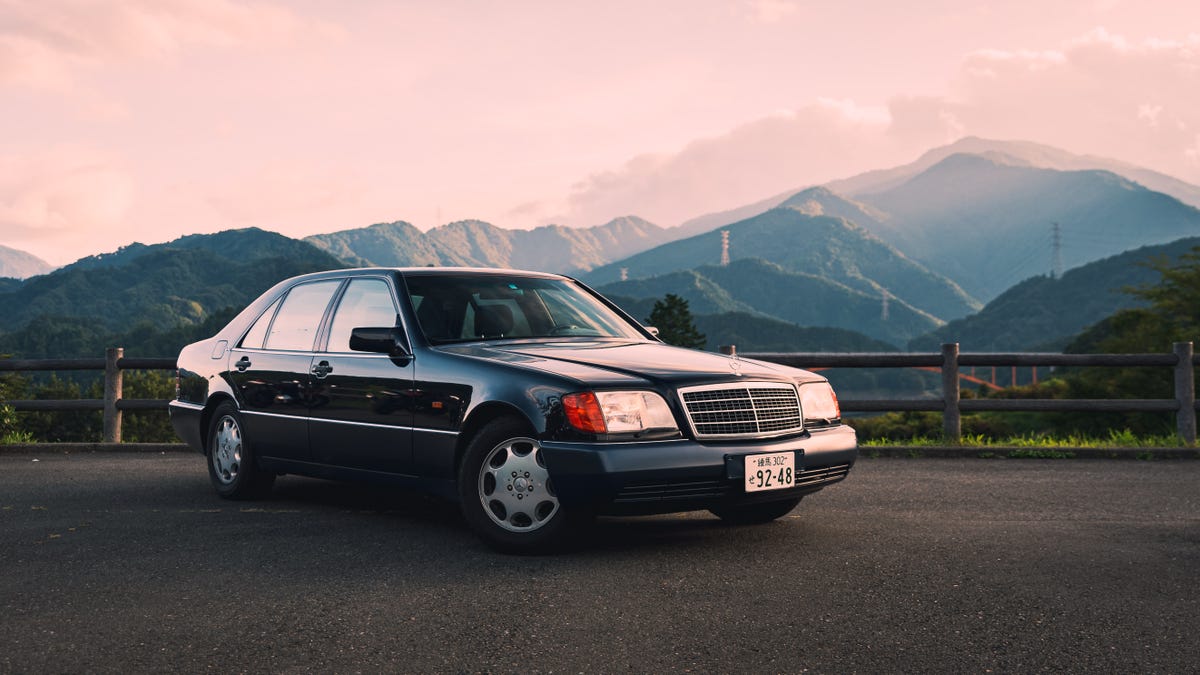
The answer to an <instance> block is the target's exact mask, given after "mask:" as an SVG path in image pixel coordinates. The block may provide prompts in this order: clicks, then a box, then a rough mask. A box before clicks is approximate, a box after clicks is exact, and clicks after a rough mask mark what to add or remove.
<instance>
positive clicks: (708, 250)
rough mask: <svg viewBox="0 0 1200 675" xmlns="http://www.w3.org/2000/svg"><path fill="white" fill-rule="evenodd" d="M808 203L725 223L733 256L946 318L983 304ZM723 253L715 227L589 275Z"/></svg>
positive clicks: (779, 297) (681, 264) (695, 261)
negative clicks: (884, 298)
mask: <svg viewBox="0 0 1200 675" xmlns="http://www.w3.org/2000/svg"><path fill="white" fill-rule="evenodd" d="M831 208H832V207H831ZM802 209H808V210H809V211H810V212H811V211H812V209H811V208H809V207H807V206H804V205H800V206H797V207H781V208H776V209H772V210H770V211H768V212H766V213H763V214H761V215H758V216H755V217H753V218H748V219H746V220H743V221H741V222H738V223H733V224H732V225H729V226H726V227H724V228H721V229H722V230H727V231H728V232H729V238H730V254H731V256H732V257H733V258H735V259H740V258H753V259H761V260H766V261H769V262H772V263H774V264H776V265H778V266H779V267H781V268H782V269H784V270H786V271H788V272H792V273H796V274H807V275H810V276H813V277H818V278H821V279H824V280H826V281H829V282H832V283H835V284H840V285H843V286H846V287H848V288H851V289H854V290H856V291H859V292H861V293H863V294H864V295H865V296H868V297H874V298H876V299H881V298H882V297H883V295H884V293H885V292H886V293H887V294H888V295H889V296H890V297H891V298H892V299H893V300H894V301H896V302H899V303H903V304H907V305H908V306H910V307H913V308H915V309H917V310H918V311H920V312H924V313H926V314H928V315H930V316H931V317H938V318H940V319H950V318H957V317H960V316H964V315H966V314H968V313H970V312H972V311H975V310H976V309H978V308H979V303H978V302H976V301H975V300H973V299H972V298H970V297H969V296H967V295H966V294H965V293H964V292H963V291H962V289H961V288H959V287H958V286H957V285H955V283H954V282H952V281H950V280H949V279H947V278H945V277H942V276H940V275H938V274H935V273H933V272H931V271H929V270H928V269H927V268H926V267H924V266H922V265H921V264H919V263H917V262H914V261H913V260H911V259H909V258H908V257H906V256H905V255H904V254H902V253H900V252H899V251H898V250H897V249H896V248H894V247H892V246H891V245H889V244H887V243H885V242H884V241H883V240H882V239H880V238H879V237H877V236H875V235H873V234H871V233H870V232H868V231H867V230H865V229H864V228H863V227H861V226H860V225H857V224H855V223H852V222H850V221H847V220H844V219H842V218H833V217H829V216H823V215H819V216H814V215H809V213H805V212H804V211H803V210H802ZM720 255H721V231H720V230H714V231H712V232H708V233H705V234H701V235H697V236H694V237H690V238H687V239H682V240H679V241H673V242H670V243H668V244H664V245H662V246H659V247H657V248H654V249H651V250H649V251H645V252H642V253H639V254H637V255H634V256H631V257H629V258H626V259H624V260H620V261H618V262H615V263H613V264H610V265H605V266H603V267H599V268H597V269H595V270H593V271H592V272H590V273H588V274H587V275H585V277H584V278H585V280H587V281H588V282H589V283H596V284H606V283H613V282H616V281H617V280H619V279H620V275H621V269H622V268H624V269H626V270H627V272H628V274H629V276H630V278H633V279H637V278H648V277H654V276H662V275H666V274H669V273H672V272H676V271H681V270H694V269H698V268H700V267H701V266H704V265H706V264H707V265H716V264H717V263H719V262H720ZM772 300H773V301H774V303H775V305H776V306H782V305H783V304H786V303H803V302H804V301H805V298H803V297H796V296H789V295H785V294H776V295H775V296H774V297H773V298H772ZM771 313H772V314H775V315H780V314H779V313H778V312H775V311H772V312H771ZM935 322H936V320H935Z"/></svg>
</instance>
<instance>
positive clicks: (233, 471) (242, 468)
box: [208, 402, 275, 499]
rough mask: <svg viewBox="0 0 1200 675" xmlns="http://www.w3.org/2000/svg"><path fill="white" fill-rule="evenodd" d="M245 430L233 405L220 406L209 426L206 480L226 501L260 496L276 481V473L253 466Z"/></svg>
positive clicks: (253, 462) (214, 412)
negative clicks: (208, 480) (209, 481)
mask: <svg viewBox="0 0 1200 675" xmlns="http://www.w3.org/2000/svg"><path fill="white" fill-rule="evenodd" d="M244 429H245V428H244V427H243V426H242V416H241V415H240V414H239V413H238V410H237V407H235V406H234V405H233V404H232V403H228V402H226V403H222V404H220V405H218V406H217V409H216V410H214V411H213V415H212V422H211V423H210V424H209V427H208V477H209V479H211V480H212V484H213V487H214V488H216V490H217V494H218V495H220V496H222V497H224V498H225V499H255V498H258V497H262V496H264V495H266V494H267V493H268V492H270V491H271V485H272V484H273V483H274V482H275V474H273V473H266V472H264V471H263V470H262V469H259V468H258V465H257V464H256V463H255V461H254V455H253V454H252V451H251V446H250V444H249V442H248V441H247V440H246V434H245V430H244Z"/></svg>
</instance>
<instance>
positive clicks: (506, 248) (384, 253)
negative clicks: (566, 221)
mask: <svg viewBox="0 0 1200 675" xmlns="http://www.w3.org/2000/svg"><path fill="white" fill-rule="evenodd" d="M671 235H672V233H671V232H670V231H669V230H666V229H664V228H661V227H659V226H657V225H655V224H654V223H651V222H649V221H646V220H642V219H641V218H638V217H637V216H625V217H622V218H616V219H614V220H612V221H610V222H608V223H605V224H604V225H598V226H596V227H589V228H570V227H563V226H561V225H546V226H543V227H538V228H535V229H532V230H507V229H504V228H500V227H496V226H495V225H492V224H490V223H485V222H483V221H480V220H465V221H460V222H456V223H450V224H448V225H443V226H441V227H435V228H433V229H432V230H429V231H428V232H421V231H420V230H418V229H417V228H415V227H413V226H412V225H410V224H409V223H406V222H403V221H398V222H394V223H380V224H377V225H372V226H370V227H367V228H361V229H354V230H343V231H340V232H334V233H331V234H319V235H314V236H311V237H308V238H307V239H306V241H308V242H309V243H311V244H313V245H315V246H317V247H319V248H322V249H325V250H326V251H328V252H329V253H330V254H332V255H334V256H337V257H338V258H340V259H342V260H345V261H347V262H349V263H351V264H355V265H362V266H372V265H380V266H386V267H410V266H415V267H422V266H425V265H456V266H463V267H510V268H521V269H536V270H544V271H548V272H580V271H586V270H589V269H592V268H594V267H596V266H598V265H602V264H604V263H606V262H610V261H612V260H616V259H618V258H622V257H624V256H627V255H630V254H632V253H637V252H638V251H642V250H644V249H647V248H650V247H652V246H655V245H657V244H659V243H662V242H665V241H668V240H669V239H671V238H672V236H671Z"/></svg>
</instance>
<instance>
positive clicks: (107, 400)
mask: <svg viewBox="0 0 1200 675" xmlns="http://www.w3.org/2000/svg"><path fill="white" fill-rule="evenodd" d="M720 350H721V351H722V353H726V354H731V353H737V348H736V347H735V346H732V345H729V346H723V347H721V348H720ZM741 356H745V357H747V358H753V359H760V360H763V361H771V362H774V363H780V364H784V365H789V366H796V367H799V368H937V369H939V370H940V372H941V381H942V397H941V398H923V399H843V400H842V401H841V406H842V410H843V411H845V412H887V411H907V410H913V411H932V412H940V413H942V420H943V433H944V435H945V437H946V440H947V441H948V442H951V443H958V442H959V441H961V439H962V413H964V412H982V411H1008V412H1166V413H1175V420H1176V430H1177V431H1178V433H1179V437H1180V438H1181V439H1183V441H1184V442H1186V443H1187V444H1188V445H1195V443H1196V405H1197V404H1196V382H1195V370H1194V368H1195V366H1196V365H1197V357H1196V355H1195V353H1194V349H1193V346H1192V343H1191V342H1176V343H1175V345H1174V349H1173V351H1172V353H1170V354H1056V353H1032V352H1015V353H971V352H965V353H960V352H959V348H958V344H957V343H949V344H944V345H942V350H941V353H940V354H937V353H933V354H931V353H896V352H882V353H874V352H871V353H827V352H755V353H744V354H741ZM963 366H984V367H987V366H1033V367H1038V366H1100V367H1158V368H1167V367H1169V368H1172V369H1173V370H1174V373H1175V397H1174V398H1170V399H966V400H963V399H962V397H961V388H960V378H959V375H960V370H959V369H960V368H961V367H963ZM174 369H175V359H171V358H126V357H125V350H124V349H122V348H120V347H114V348H110V349H107V350H105V353H104V358H103V359H36V360H18V359H0V372H5V371H10V372H11V371H61V370H102V371H104V398H103V399H75V400H36V401H4V402H3V403H6V404H7V405H10V406H12V408H13V409H14V410H18V411H32V410H43V411H65V410H103V411H104V442H106V443H119V442H121V413H122V411H125V410H165V409H166V407H167V404H168V403H169V401H166V400H158V399H125V398H122V396H121V389H122V376H121V373H122V371H124V370H174Z"/></svg>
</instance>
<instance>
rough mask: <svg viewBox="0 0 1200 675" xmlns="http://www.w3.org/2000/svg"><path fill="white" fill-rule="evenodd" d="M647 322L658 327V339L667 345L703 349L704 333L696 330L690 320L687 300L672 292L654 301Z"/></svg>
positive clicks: (690, 315)
mask: <svg viewBox="0 0 1200 675" xmlns="http://www.w3.org/2000/svg"><path fill="white" fill-rule="evenodd" d="M647 322H648V323H649V325H651V326H654V327H655V328H657V329H658V337H659V339H661V340H662V341H663V342H665V343H667V344H669V345H675V346H676V347H687V348H689V349H704V345H705V338H704V334H703V333H701V332H700V331H698V330H696V324H695V323H693V322H692V312H691V310H689V309H688V301H687V300H684V299H683V298H681V297H679V296H678V295H675V294H674V293H667V296H666V297H665V298H663V299H662V300H655V301H654V308H653V309H651V310H650V318H649V319H647Z"/></svg>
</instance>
